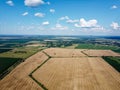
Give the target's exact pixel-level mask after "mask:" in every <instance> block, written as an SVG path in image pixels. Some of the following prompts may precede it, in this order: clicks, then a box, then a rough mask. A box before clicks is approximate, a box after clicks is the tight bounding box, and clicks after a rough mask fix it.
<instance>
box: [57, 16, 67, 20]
mask: <svg viewBox="0 0 120 90" xmlns="http://www.w3.org/2000/svg"><path fill="white" fill-rule="evenodd" d="M68 19H69V17H68V16H64V17H61V18H59V20H68Z"/></svg>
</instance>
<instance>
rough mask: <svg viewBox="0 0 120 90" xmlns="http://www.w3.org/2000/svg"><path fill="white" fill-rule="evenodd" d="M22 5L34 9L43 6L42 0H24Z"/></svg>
mask: <svg viewBox="0 0 120 90" xmlns="http://www.w3.org/2000/svg"><path fill="white" fill-rule="evenodd" d="M24 3H25V5H26V6H30V7H36V6H39V5H42V4H45V2H44V1H43V0H25V1H24Z"/></svg>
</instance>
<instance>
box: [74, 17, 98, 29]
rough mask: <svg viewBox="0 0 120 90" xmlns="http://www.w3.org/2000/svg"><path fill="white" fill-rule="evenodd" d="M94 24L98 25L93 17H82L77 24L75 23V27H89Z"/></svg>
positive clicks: (94, 25)
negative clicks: (86, 18)
mask: <svg viewBox="0 0 120 90" xmlns="http://www.w3.org/2000/svg"><path fill="white" fill-rule="evenodd" d="M96 26H98V25H97V20H95V19H92V20H89V21H86V20H85V19H84V18H81V19H80V21H79V24H78V23H76V24H75V27H81V28H91V27H96Z"/></svg>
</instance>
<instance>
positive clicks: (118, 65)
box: [103, 57, 120, 72]
mask: <svg viewBox="0 0 120 90" xmlns="http://www.w3.org/2000/svg"><path fill="white" fill-rule="evenodd" d="M103 59H104V60H105V61H106V62H108V63H109V64H110V65H111V66H113V67H114V68H115V69H116V70H117V71H119V72H120V57H103Z"/></svg>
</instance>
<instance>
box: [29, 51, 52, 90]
mask: <svg viewBox="0 0 120 90" xmlns="http://www.w3.org/2000/svg"><path fill="white" fill-rule="evenodd" d="M42 52H43V53H44V54H45V55H46V56H48V59H46V60H45V61H44V62H43V63H42V64H40V66H38V67H37V68H36V69H34V70H33V71H32V72H31V73H30V74H29V76H30V77H31V78H32V79H33V80H34V81H35V82H36V83H37V84H38V85H39V86H41V87H42V88H43V89H44V90H48V89H47V88H46V87H45V86H44V85H43V84H42V83H40V82H38V81H37V80H36V79H35V78H34V77H33V76H32V74H33V73H34V72H35V71H36V70H37V69H39V68H40V67H42V66H43V65H44V64H45V63H46V62H47V61H48V60H49V59H50V58H51V57H50V56H49V55H48V54H47V53H45V52H44V51H42Z"/></svg>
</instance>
